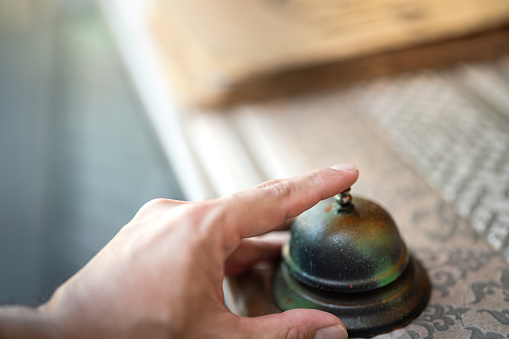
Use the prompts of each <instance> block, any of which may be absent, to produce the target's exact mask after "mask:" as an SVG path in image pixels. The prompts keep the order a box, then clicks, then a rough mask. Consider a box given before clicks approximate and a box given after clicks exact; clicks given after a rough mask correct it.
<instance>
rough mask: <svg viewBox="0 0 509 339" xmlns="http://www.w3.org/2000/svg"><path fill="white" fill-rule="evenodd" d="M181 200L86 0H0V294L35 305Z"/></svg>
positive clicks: (96, 12) (4, 300) (95, 12)
mask: <svg viewBox="0 0 509 339" xmlns="http://www.w3.org/2000/svg"><path fill="white" fill-rule="evenodd" d="M159 197H167V198H174V199H181V198H182V196H181V193H180V190H179V187H178V185H177V183H176V182H175V180H174V178H173V175H172V172H171V169H170V166H169V164H168V163H167V160H166V159H165V157H164V156H163V154H162V152H161V148H160V145H159V144H158V141H157V140H156V138H155V137H154V133H153V131H152V129H151V126H150V124H149V122H148V120H147V118H146V115H145V113H144V111H143V107H142V105H141V104H140V102H139V100H138V97H137V96H136V93H135V91H134V90H133V87H132V84H131V82H130V80H129V77H128V76H127V73H126V70H125V69H124V66H123V64H122V62H121V59H120V57H119V54H118V51H117V49H116V46H115V43H114V41H113V39H112V36H111V34H110V31H109V30H108V28H107V26H106V24H105V21H104V18H103V17H102V16H101V14H100V11H99V10H98V8H97V5H96V3H95V2H94V1H88V0H66V1H58V0H37V1H31V0H0V303H1V304H8V303H22V304H28V305H34V304H39V303H41V302H42V301H44V300H45V299H46V298H48V297H49V296H50V294H51V293H52V291H53V290H54V289H55V287H56V286H57V285H58V284H59V283H61V282H62V281H64V280H65V279H66V278H68V277H69V276H70V275H72V274H73V273H74V272H76V271H77V270H78V269H79V268H80V267H81V266H83V264H85V263H86V262H87V261H88V260H89V259H90V258H91V257H92V256H93V255H94V254H95V253H96V252H97V251H98V250H99V249H100V248H101V247H102V246H104V244H106V242H107V241H108V240H109V239H110V238H111V237H112V236H113V235H114V234H115V233H116V232H117V231H118V230H119V229H120V228H121V227H122V226H123V225H124V224H125V223H127V222H128V221H129V220H130V219H131V218H132V217H133V216H134V214H135V213H136V211H137V210H138V209H139V208H140V207H141V206H142V205H143V204H144V203H145V202H146V201H148V200H150V199H153V198H159Z"/></svg>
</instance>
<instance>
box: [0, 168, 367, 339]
mask: <svg viewBox="0 0 509 339" xmlns="http://www.w3.org/2000/svg"><path fill="white" fill-rule="evenodd" d="M335 167H336V169H331V168H323V169H318V170H315V171H313V172H310V173H308V174H304V175H301V176H297V177H294V178H291V179H283V180H275V181H269V182H266V183H263V184H261V185H259V186H256V187H253V188H250V189H247V190H244V191H241V192H239V193H236V194H232V195H229V196H225V197H223V198H219V199H214V200H206V201H200V202H189V203H186V202H179V201H174V200H164V199H158V200H154V201H151V202H149V203H147V204H146V205H145V206H143V207H142V208H141V209H140V211H139V212H138V213H137V214H136V216H135V217H134V218H133V220H132V221H131V222H129V223H128V224H127V225H126V226H124V227H123V228H122V229H121V230H120V232H119V233H118V234H117V235H116V236H115V237H114V238H113V239H112V240H111V241H110V242H109V243H108V244H107V245H106V246H105V247H104V248H103V249H102V250H101V251H100V252H99V253H98V254H97V255H96V256H95V257H94V258H93V259H92V260H91V261H90V262H89V263H88V264H87V265H86V266H85V267H84V268H83V269H81V270H80V271H79V272H78V273H77V274H76V275H74V276H73V277H72V278H71V279H69V281H67V282H66V283H64V284H63V285H62V286H61V287H59V288H58V289H57V291H56V292H55V294H54V295H53V297H52V298H51V299H50V300H49V302H48V303H47V304H45V305H43V306H41V307H40V308H39V309H38V312H40V314H42V315H43V316H44V317H46V319H50V320H51V321H52V322H53V323H54V324H55V326H56V327H55V328H57V329H58V331H59V333H60V334H61V335H62V336H63V337H67V338H347V333H346V330H345V327H344V325H343V323H342V322H341V321H340V320H339V319H338V318H336V317H335V316H333V315H331V314H329V313H326V312H322V311H317V310H290V311H286V312H283V313H280V314H272V315H267V316H263V317H258V318H244V317H238V316H236V315H234V314H232V313H231V312H229V311H228V309H227V308H226V307H225V306H224V304H223V292H222V281H223V278H224V274H225V267H227V268H228V270H230V271H231V272H238V271H241V270H242V269H245V268H246V267H249V266H250V265H251V264H252V263H254V262H255V261H257V260H260V259H262V260H263V259H268V258H270V257H274V256H277V255H278V254H279V245H274V244H271V243H267V242H262V241H255V240H254V239H247V238H250V237H254V236H257V235H261V234H264V233H267V232H269V231H271V230H273V229H274V228H276V227H277V226H278V225H280V224H282V223H283V222H285V220H288V219H289V218H292V217H295V216H297V215H299V214H300V213H302V212H303V211H305V210H306V209H309V208H311V207H312V206H313V205H315V204H316V203H318V202H319V201H320V200H322V199H326V198H329V197H331V196H333V195H334V194H337V193H338V192H341V191H343V190H344V189H346V188H348V187H350V186H351V185H352V184H353V183H354V182H355V181H356V180H357V177H358V171H357V170H356V169H355V168H354V166H352V165H349V164H343V165H337V166H335ZM338 169H339V170H338ZM226 273H228V272H226ZM0 319H1V316H0Z"/></svg>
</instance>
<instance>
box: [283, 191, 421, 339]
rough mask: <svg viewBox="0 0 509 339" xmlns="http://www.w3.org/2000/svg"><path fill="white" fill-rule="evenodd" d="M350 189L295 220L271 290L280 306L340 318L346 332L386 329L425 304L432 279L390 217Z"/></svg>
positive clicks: (414, 314) (404, 320)
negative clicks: (315, 310)
mask: <svg viewBox="0 0 509 339" xmlns="http://www.w3.org/2000/svg"><path fill="white" fill-rule="evenodd" d="M349 191H350V190H349V189H348V190H347V191H345V192H343V193H341V194H339V195H337V196H336V198H335V199H333V198H331V199H328V200H324V201H321V202H320V203H318V204H317V205H316V206H314V207H313V208H311V209H309V210H308V211H306V212H304V213H303V214H301V215H300V216H299V217H297V218H296V219H295V221H294V222H293V224H292V227H291V238H290V239H289V241H288V242H287V243H286V244H285V245H284V246H283V250H282V252H283V260H282V262H281V265H280V267H279V269H278V270H277V271H276V274H275V276H274V284H273V293H274V299H275V302H276V304H277V305H278V306H279V308H280V309H281V310H289V309H294V308H314V309H319V310H323V311H327V312H330V313H333V314H335V315H336V316H338V317H339V318H340V319H341V320H342V321H343V322H344V323H345V325H346V327H347V329H348V332H349V334H350V336H351V337H366V336H374V335H378V334H381V333H386V332H390V331H392V330H394V329H396V328H398V327H401V326H403V325H405V324H407V323H408V322H410V321H412V320H413V319H415V318H416V317H417V316H418V315H419V314H420V313H421V312H422V310H423V309H424V307H425V306H426V304H427V302H428V299H429V295H430V283H429V279H428V276H427V274H426V272H425V270H424V268H423V267H422V266H421V265H420V263H419V262H418V261H417V260H416V259H415V258H413V257H412V256H411V255H410V254H409V253H408V251H407V249H406V246H405V244H404V242H403V240H402V239H401V236H400V234H399V232H398V229H397V227H396V225H395V223H394V221H393V219H392V218H391V216H390V215H389V214H388V213H387V212H386V211H385V210H384V209H383V208H382V207H380V206H379V205H377V204H376V203H374V202H372V201H369V200H367V199H363V198H360V197H355V199H352V197H351V196H350V194H349Z"/></svg>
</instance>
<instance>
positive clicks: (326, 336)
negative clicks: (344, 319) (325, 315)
mask: <svg viewBox="0 0 509 339" xmlns="http://www.w3.org/2000/svg"><path fill="white" fill-rule="evenodd" d="M347 338H348V332H347V331H346V329H345V328H344V327H343V326H341V325H339V324H337V325H333V326H327V327H324V328H320V329H319V330H318V331H316V333H315V339H347Z"/></svg>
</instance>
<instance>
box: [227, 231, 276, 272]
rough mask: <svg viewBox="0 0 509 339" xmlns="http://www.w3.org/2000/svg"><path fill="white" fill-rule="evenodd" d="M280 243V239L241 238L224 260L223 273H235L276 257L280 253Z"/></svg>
mask: <svg viewBox="0 0 509 339" xmlns="http://www.w3.org/2000/svg"><path fill="white" fill-rule="evenodd" d="M281 245H282V241H281V240H279V241H278V240H275V241H268V240H259V239H243V240H242V243H241V244H240V246H239V247H238V248H237V249H236V250H235V252H233V253H232V254H231V255H230V257H228V259H227V260H226V262H225V274H226V275H236V274H239V273H242V272H244V271H245V270H247V269H248V268H250V267H252V266H253V264H255V263H256V262H259V261H263V260H272V259H275V258H278V257H279V256H280V255H281Z"/></svg>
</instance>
